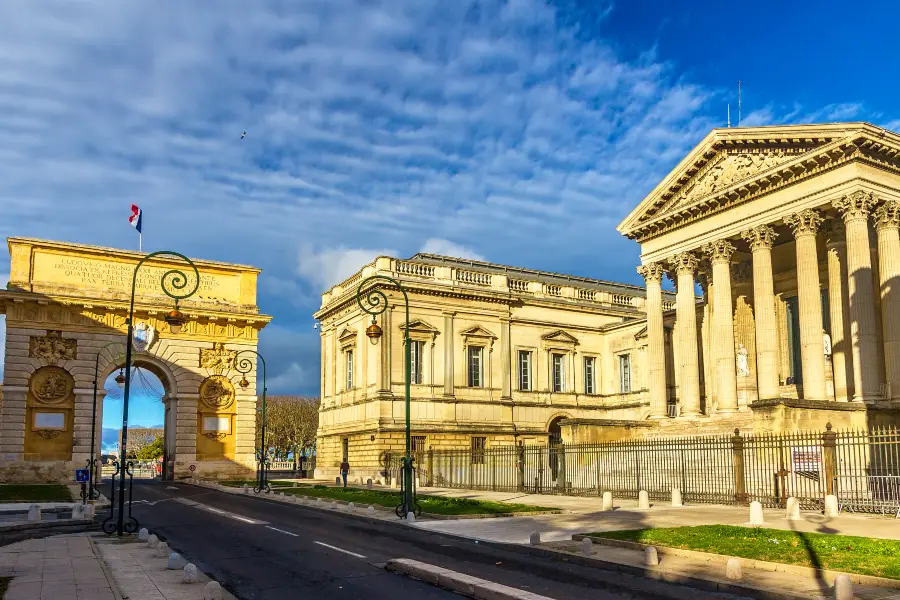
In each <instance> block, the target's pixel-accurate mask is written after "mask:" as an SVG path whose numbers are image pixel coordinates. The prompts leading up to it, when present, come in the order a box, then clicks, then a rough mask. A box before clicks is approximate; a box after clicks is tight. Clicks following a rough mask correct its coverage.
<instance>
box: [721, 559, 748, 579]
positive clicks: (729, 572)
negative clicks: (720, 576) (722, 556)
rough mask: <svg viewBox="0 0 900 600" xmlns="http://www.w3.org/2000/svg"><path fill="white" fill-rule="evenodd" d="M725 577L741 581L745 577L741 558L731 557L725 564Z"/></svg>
mask: <svg viewBox="0 0 900 600" xmlns="http://www.w3.org/2000/svg"><path fill="white" fill-rule="evenodd" d="M725 578H726V579H729V580H731V581H740V580H741V579H743V578H744V570H743V568H742V567H741V560H740V559H739V558H729V559H728V563H727V564H726V565H725Z"/></svg>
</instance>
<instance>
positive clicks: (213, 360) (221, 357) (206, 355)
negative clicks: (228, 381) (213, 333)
mask: <svg viewBox="0 0 900 600" xmlns="http://www.w3.org/2000/svg"><path fill="white" fill-rule="evenodd" d="M236 359H237V352H236V351H235V350H228V349H226V348H225V345H224V344H222V343H221V342H216V343H215V344H213V347H212V348H203V349H201V350H200V367H201V368H203V369H209V370H210V371H212V372H213V373H215V374H216V375H221V374H222V373H224V372H225V371H228V370H230V369H234V363H235V360H236Z"/></svg>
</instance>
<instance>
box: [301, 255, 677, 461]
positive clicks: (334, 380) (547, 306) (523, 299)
mask: <svg viewBox="0 0 900 600" xmlns="http://www.w3.org/2000/svg"><path fill="white" fill-rule="evenodd" d="M372 276H379V279H377V280H375V281H373V282H372V283H373V284H375V285H376V287H375V288H371V287H370V286H369V284H366V288H365V290H370V289H377V290H378V291H380V292H381V293H384V294H385V297H386V301H387V306H388V308H387V310H386V311H385V312H383V313H381V314H380V315H378V317H376V322H377V323H378V324H379V326H380V327H381V328H382V329H383V332H384V333H383V337H382V338H381V339H379V340H377V341H375V340H371V339H369V338H368V337H367V336H366V333H365V331H366V327H367V326H368V325H370V323H371V322H372V317H371V316H370V315H369V314H368V313H366V312H365V311H364V310H363V309H362V308H361V307H360V304H359V303H358V302H357V290H358V288H359V286H360V284H361V283H363V281H364V280H366V279H367V278H369V277H372ZM380 277H391V278H393V279H395V280H396V281H399V282H400V283H401V284H402V285H403V287H404V288H405V290H406V292H407V294H408V295H409V306H410V309H409V310H410V313H409V321H410V325H409V337H410V340H411V341H412V345H411V346H410V349H411V353H412V356H413V359H412V367H413V368H412V378H411V390H410V392H411V393H410V396H411V407H410V408H411V422H412V427H411V429H412V435H413V438H414V444H416V449H417V450H424V449H426V448H433V449H435V450H437V449H445V448H446V449H449V448H455V449H459V448H469V447H471V445H472V444H473V443H480V441H478V442H473V438H484V440H483V442H484V444H485V446H486V447H493V446H508V445H512V444H515V443H519V442H522V443H526V444H546V443H547V441H548V437H549V436H550V434H551V431H555V432H556V434H557V435H558V434H559V432H560V430H559V427H558V424H559V422H560V421H561V420H563V419H567V418H575V417H600V416H602V417H603V418H636V419H637V418H645V417H646V416H647V415H648V414H649V396H648V392H647V379H648V364H647V361H648V358H647V355H646V354H647V353H646V340H647V334H646V329H647V325H646V319H645V318H644V315H645V305H646V294H645V291H644V289H642V288H640V287H636V286H629V285H624V284H617V283H609V282H605V281H600V280H594V279H586V278H579V277H570V276H565V275H559V274H554V273H544V272H539V271H531V270H526V269H517V268H515V267H507V266H501V265H493V264H490V263H483V262H478V261H462V260H458V259H454V258H449V257H443V256H434V255H426V254H418V255H416V256H414V257H412V258H411V259H409V260H398V259H395V258H389V257H380V258H378V259H376V260H375V261H374V262H373V263H371V264H369V265H367V266H365V267H364V268H363V269H362V270H361V271H360V272H359V273H357V274H355V275H354V276H353V277H351V278H349V279H348V280H346V281H345V282H343V283H341V284H340V285H337V286H335V287H333V288H332V289H331V290H329V291H328V292H326V293H325V294H324V295H323V298H322V308H321V309H320V310H319V311H318V312H317V313H316V315H315V316H316V318H317V319H319V321H320V322H321V324H322V334H321V335H322V373H321V375H322V382H321V383H322V392H321V393H322V405H321V409H320V410H321V412H320V427H319V439H318V446H317V472H318V473H319V475H322V476H332V475H334V474H335V473H336V472H337V468H338V465H339V464H340V462H341V460H342V458H343V457H344V455H345V449H344V445H345V444H346V453H347V458H348V459H349V462H350V463H351V465H352V468H353V471H354V474H355V475H356V476H363V477H368V476H374V477H377V476H378V472H379V471H380V470H381V460H382V457H383V456H384V453H385V452H391V453H394V454H402V453H403V452H404V451H405V434H404V423H405V412H404V411H405V403H404V345H403V337H404V331H405V325H406V314H405V308H404V304H403V296H402V294H401V293H400V292H399V290H398V289H397V287H396V286H395V285H394V284H393V283H391V282H388V281H386V280H384V279H380ZM368 295H369V294H368V293H366V294H363V301H365V298H366V296H368ZM658 295H659V298H658V299H657V301H658V302H659V303H660V305H661V306H665V307H667V308H668V309H670V310H671V309H674V297H673V295H672V294H670V293H665V294H663V293H662V292H659V294H658ZM623 369H625V372H624V373H623ZM623 386H624V387H626V388H627V389H628V391H625V392H623Z"/></svg>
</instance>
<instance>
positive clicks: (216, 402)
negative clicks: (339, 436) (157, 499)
mask: <svg viewBox="0 0 900 600" xmlns="http://www.w3.org/2000/svg"><path fill="white" fill-rule="evenodd" d="M8 244H9V251H10V256H11V260H12V262H11V267H10V273H11V275H10V282H9V284H8V286H7V290H5V291H2V292H0V312H3V313H5V314H6V356H5V364H4V376H3V402H2V406H0V479H3V480H4V481H34V482H47V481H61V482H64V481H71V480H73V478H74V470H75V469H77V468H83V467H84V466H85V464H86V463H87V461H88V459H89V457H90V455H91V444H90V439H91V424H92V421H91V416H92V414H93V401H94V382H95V381H96V382H97V384H98V385H97V387H98V389H97V399H98V402H97V411H96V421H95V426H96V431H95V447H94V452H95V453H97V454H98V455H99V450H100V438H101V429H102V427H101V423H102V414H103V410H102V407H103V396H104V395H105V392H104V390H103V383H104V382H105V381H106V379H107V377H108V376H109V375H110V374H111V373H113V372H115V371H116V370H118V369H120V368H121V367H122V366H123V365H124V360H125V343H126V332H127V325H126V318H127V315H128V308H129V303H128V301H129V297H130V292H131V282H132V276H133V274H134V270H135V266H136V265H137V263H138V261H140V260H141V259H142V258H143V257H144V256H145V255H142V254H139V253H136V252H127V251H122V250H113V249H109V248H99V247H96V246H85V245H79V244H67V243H60V242H50V241H45V240H35V239H29V238H10V239H9V240H8ZM195 264H196V265H197V268H198V271H199V277H200V280H199V283H198V292H197V294H196V295H195V296H192V297H191V298H188V299H185V300H183V301H181V303H180V304H179V308H180V309H181V310H182V311H183V312H184V313H185V314H186V315H187V317H188V322H187V323H186V324H185V326H184V327H183V329H182V331H181V332H180V333H178V334H173V333H172V332H171V330H170V328H169V326H168V324H167V323H166V322H165V321H164V320H163V316H164V315H165V313H166V312H168V311H169V310H171V309H172V300H171V299H170V298H169V297H168V296H166V295H165V294H164V293H163V291H162V288H161V287H160V278H161V277H162V276H163V273H165V272H166V271H168V270H169V269H172V268H180V269H183V268H185V267H186V263H179V262H178V261H167V260H151V261H150V262H148V263H145V265H143V266H142V267H141V269H140V270H139V271H138V276H137V297H136V302H135V312H134V314H135V328H136V329H137V330H139V331H140V335H139V336H138V337H136V339H135V343H134V348H135V349H134V354H133V360H132V363H133V365H134V366H140V367H143V368H146V369H148V370H149V371H151V372H153V373H154V374H155V375H156V376H157V377H159V379H160V381H161V382H162V384H163V387H164V391H165V396H164V397H163V398H162V402H163V404H164V405H165V448H166V458H167V468H166V475H167V476H168V477H173V478H180V477H188V476H190V475H191V474H194V475H203V476H206V477H210V478H214V477H225V476H235V475H243V474H246V473H247V472H249V471H251V470H252V469H254V468H255V415H256V396H255V395H254V394H253V393H252V390H254V389H255V387H256V386H255V383H256V382H255V367H254V368H253V369H252V370H251V371H250V372H249V373H248V374H247V379H248V380H249V381H250V382H251V386H249V387H248V388H247V391H245V390H243V389H241V388H240V387H239V386H236V385H235V384H236V383H237V382H238V381H239V380H240V379H241V374H239V373H237V371H236V370H235V369H234V366H235V365H234V359H235V356H236V355H237V353H239V352H241V351H243V350H255V348H256V344H257V339H258V333H259V330H260V329H262V327H264V326H265V324H266V323H268V321H269V320H270V317H268V316H266V315H261V314H259V309H258V308H257V307H256V277H257V275H258V273H259V271H258V270H257V269H254V268H252V267H245V266H241V265H231V264H225V263H216V262H212V261H200V260H198V261H195ZM190 277H193V275H189V283H190V284H193V282H194V281H196V279H194V280H191V279H190ZM211 357H212V358H216V360H212V358H211ZM253 364H254V365H255V360H254V361H253ZM191 467H193V469H194V470H193V471H191Z"/></svg>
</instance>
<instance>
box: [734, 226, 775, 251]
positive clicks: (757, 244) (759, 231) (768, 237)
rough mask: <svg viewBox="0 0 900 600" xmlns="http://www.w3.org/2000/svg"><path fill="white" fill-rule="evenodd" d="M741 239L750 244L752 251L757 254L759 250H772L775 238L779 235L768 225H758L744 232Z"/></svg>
mask: <svg viewBox="0 0 900 600" xmlns="http://www.w3.org/2000/svg"><path fill="white" fill-rule="evenodd" d="M741 237H743V238H744V241H746V242H747V243H748V244H750V250H751V251H752V252H756V251H757V250H771V249H772V246H774V245H775V238H777V237H778V234H777V233H775V230H774V229H772V228H771V227H769V226H768V225H758V226H756V227H753V228H751V229H747V230H745V231H742V232H741Z"/></svg>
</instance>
